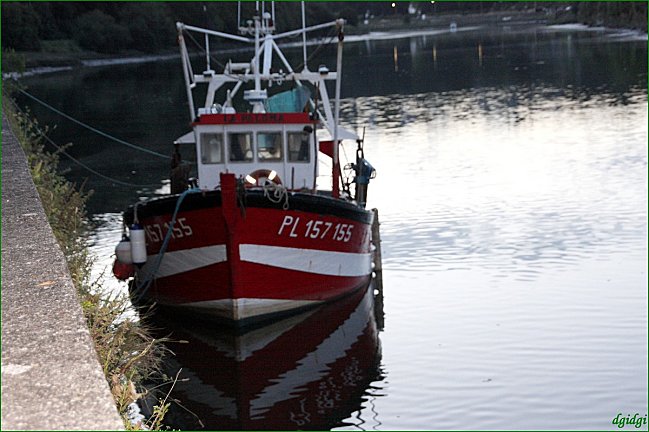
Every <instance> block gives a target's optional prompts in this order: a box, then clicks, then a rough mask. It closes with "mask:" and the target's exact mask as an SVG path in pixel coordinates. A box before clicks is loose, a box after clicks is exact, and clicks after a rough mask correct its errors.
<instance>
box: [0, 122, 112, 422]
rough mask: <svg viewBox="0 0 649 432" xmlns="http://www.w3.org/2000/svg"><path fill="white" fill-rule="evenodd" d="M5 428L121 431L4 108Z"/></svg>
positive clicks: (71, 286)
mask: <svg viewBox="0 0 649 432" xmlns="http://www.w3.org/2000/svg"><path fill="white" fill-rule="evenodd" d="M1 296H2V416H1V418H2V425H1V429H2V430H123V429H124V423H123V421H122V418H121V417H120V415H119V413H118V410H117V408H116V406H115V401H114V399H113V397H112V395H111V392H110V389H109V386H108V383H107V381H106V377H105V376H104V373H103V371H102V368H101V366H100V364H99V361H98V357H97V353H96V351H95V347H94V346H93V342H92V339H91V336H90V332H89V330H88V326H87V323H86V320H85V318H84V315H83V312H82V308H81V305H80V302H79V297H78V295H77V292H76V288H75V286H74V283H73V282H72V277H71V275H70V272H69V270H68V266H67V262H66V260H65V257H64V254H63V252H62V250H61V248H60V246H59V244H58V243H57V241H56V239H55V238H54V234H53V232H52V228H51V227H50V225H49V223H48V220H47V217H46V216H45V212H44V209H43V205H42V203H41V200H40V197H39V195H38V192H37V191H36V187H35V185H34V182H33V180H32V177H31V173H30V171H29V168H28V166H27V159H26V155H25V153H24V151H23V149H22V148H21V147H20V144H19V142H18V139H17V137H16V135H15V134H14V132H13V131H12V130H11V127H10V124H9V122H8V119H7V117H6V113H5V112H4V110H3V112H2V291H1Z"/></svg>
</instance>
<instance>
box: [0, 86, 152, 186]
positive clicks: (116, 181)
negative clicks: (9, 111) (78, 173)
mask: <svg viewBox="0 0 649 432" xmlns="http://www.w3.org/2000/svg"><path fill="white" fill-rule="evenodd" d="M9 100H10V101H11V104H12V105H13V106H14V108H15V109H16V110H18V111H19V112H20V113H21V114H22V115H23V116H25V117H27V113H25V111H23V110H22V109H20V107H19V106H18V105H17V104H16V103H15V102H14V101H13V100H12V99H9ZM32 127H33V128H34V129H35V130H36V132H38V134H39V135H40V136H42V137H43V138H44V139H45V140H46V141H47V142H48V143H50V144H51V145H53V146H54V148H56V150H57V151H58V153H61V154H62V155H64V156H65V157H67V158H68V159H70V160H71V161H72V162H74V163H76V164H77V165H79V166H80V167H82V168H84V169H86V170H88V171H89V172H91V173H92V174H94V175H96V176H98V177H101V178H103V179H104V180H108V181H110V182H113V183H116V184H119V185H122V186H127V187H134V188H140V187H160V185H159V184H153V183H152V184H138V183H129V182H125V181H121V180H117V179H115V178H113V177H109V176H107V175H105V174H102V173H100V172H99V171H96V170H94V169H92V168H90V167H89V166H88V165H86V164H84V163H83V162H81V161H80V160H78V159H76V158H75V157H73V156H72V155H70V154H69V153H67V152H66V151H65V150H64V148H63V147H61V146H60V145H58V144H57V143H55V142H54V141H53V140H52V139H51V138H50V137H48V136H47V135H46V134H45V132H44V131H43V130H42V129H41V128H39V127H38V126H37V125H36V124H33V125H32Z"/></svg>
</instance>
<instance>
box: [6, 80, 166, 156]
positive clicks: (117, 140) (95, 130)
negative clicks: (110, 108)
mask: <svg viewBox="0 0 649 432" xmlns="http://www.w3.org/2000/svg"><path fill="white" fill-rule="evenodd" d="M17 90H18V91H19V92H20V93H22V94H24V95H25V96H27V97H28V98H30V99H31V100H33V101H34V102H38V103H39V104H41V105H43V106H44V107H45V108H48V109H50V110H52V111H54V112H55V113H57V114H59V115H61V116H63V117H65V118H67V119H68V120H70V121H72V122H74V123H76V124H78V125H79V126H82V127H84V128H86V129H88V130H90V131H92V132H95V133H97V134H99V135H101V136H103V137H105V138H108V139H111V140H113V141H115V142H118V143H120V144H123V145H125V146H127V147H130V148H132V149H135V150H139V151H142V152H144V153H148V154H151V155H154V156H158V157H161V158H165V159H171V156H169V155H166V154H162V153H158V152H156V151H153V150H149V149H147V148H144V147H140V146H137V145H135V144H131V143H129V142H126V141H124V140H122V139H119V138H116V137H114V136H111V135H109V134H107V133H106V132H103V131H100V130H99V129H96V128H94V127H92V126H90V125H87V124H85V123H83V122H81V121H79V120H77V119H75V118H74V117H72V116H70V115H68V114H66V113H64V112H62V111H60V110H58V109H56V108H54V107H53V106H52V105H50V104H48V103H47V102H44V101H42V100H40V99H39V98H37V97H36V96H34V95H32V94H30V93H27V92H26V91H25V90H23V89H21V88H17Z"/></svg>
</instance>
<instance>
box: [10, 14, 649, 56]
mask: <svg viewBox="0 0 649 432" xmlns="http://www.w3.org/2000/svg"><path fill="white" fill-rule="evenodd" d="M255 3H256V2H251V1H243V2H209V1H208V2H94V1H93V2H58V1H57V2H5V1H3V2H2V47H3V48H4V49H9V48H10V49H14V50H16V51H40V50H41V49H42V48H43V42H44V41H53V40H70V41H74V43H76V45H78V47H79V48H81V49H83V50H87V51H94V52H98V53H107V54H111V53H112V54H114V53H118V52H124V51H129V50H135V51H140V52H145V53H154V52H159V51H162V50H166V49H169V48H173V47H175V40H176V32H175V27H174V22H176V21H182V22H185V23H187V24H192V25H197V26H203V27H208V28H212V29H215V30H220V31H225V32H229V33H235V32H236V31H237V17H238V7H240V8H241V17H242V19H246V18H250V17H251V16H252V15H253V13H254V8H255ZM411 5H412V6H411ZM568 6H569V7H568ZM266 7H267V8H270V2H266ZM413 7H414V8H416V9H417V10H418V11H419V12H421V13H428V14H440V13H480V12H481V13H487V12H491V11H495V10H507V9H521V8H536V9H544V8H548V9H550V8H551V9H553V10H560V9H564V10H565V9H566V8H567V9H568V10H571V11H572V12H571V13H572V14H573V15H574V16H575V19H576V20H578V21H581V22H584V23H586V24H604V25H614V26H621V27H624V26H627V27H632V28H633V27H635V28H641V29H643V30H644V31H646V28H647V3H646V2H592V3H590V2H530V1H527V2H470V1H469V2H458V1H437V2H428V1H427V2H412V3H411V2H404V1H395V3H394V6H393V5H392V3H391V2H386V1H381V2H331V1H330V2H307V5H306V11H307V22H308V24H317V23H321V22H326V21H330V20H333V19H335V18H338V17H344V18H346V19H347V20H348V22H349V24H350V25H356V24H357V23H358V21H359V20H360V19H362V18H363V17H364V16H374V17H383V16H390V17H395V16H407V15H408V13H409V12H412V10H413ZM275 9H276V17H277V23H276V24H277V27H278V28H280V29H293V28H296V27H298V26H299V25H300V24H301V11H300V7H299V4H298V3H296V2H275Z"/></svg>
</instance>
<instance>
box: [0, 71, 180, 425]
mask: <svg viewBox="0 0 649 432" xmlns="http://www.w3.org/2000/svg"><path fill="white" fill-rule="evenodd" d="M12 85H15V84H14V83H12V82H10V81H8V80H7V81H4V82H3V98H2V109H3V112H4V113H5V115H6V116H7V118H8V119H9V121H10V123H11V126H12V130H13V131H14V133H15V134H16V137H17V138H18V140H19V142H20V144H21V146H22V147H23V149H24V151H25V154H26V156H27V163H28V165H29V168H30V171H31V174H32V177H33V179H34V184H35V185H36V189H37V190H38V193H39V195H40V197H41V201H42V203H43V208H44V210H45V214H46V216H47V218H48V220H49V223H50V226H51V227H52V231H53V232H54V235H55V237H56V239H57V241H58V243H59V245H60V246H61V249H62V250H63V253H64V255H65V257H66V260H67V263H68V268H69V270H70V274H71V276H72V280H73V282H74V284H75V286H76V288H77V292H78V294H79V298H80V301H81V306H82V309H83V313H84V315H85V318H86V321H87V323H88V327H89V329H90V335H91V337H92V340H93V342H94V345H95V349H96V351H97V355H98V358H99V361H100V363H101V365H102V367H103V370H104V373H105V375H106V379H107V380H108V383H109V385H110V388H111V391H112V394H113V396H114V398H115V402H116V404H117V407H118V409H119V412H120V414H121V415H122V417H123V419H124V423H125V426H126V427H127V428H128V429H129V430H138V429H140V427H141V426H146V428H148V429H149V430H160V429H161V428H162V421H163V418H164V414H165V412H166V410H167V408H168V403H167V402H166V399H165V401H160V405H159V406H158V407H156V409H155V410H154V415H153V416H152V417H151V418H150V419H149V420H148V421H147V422H146V424H145V425H140V426H134V425H132V424H131V423H130V421H129V420H128V419H127V417H126V409H127V407H128V405H129V404H130V403H131V402H134V401H135V400H137V399H138V398H139V397H141V396H142V394H140V393H138V392H137V390H136V384H137V383H141V382H143V381H144V380H163V381H164V380H168V379H167V378H166V377H164V376H163V375H162V374H161V372H160V369H159V365H160V360H161V359H162V357H163V355H164V353H165V348H164V347H163V345H162V344H161V340H158V339H154V338H153V337H151V336H150V331H149V330H148V329H147V327H146V326H145V325H143V324H142V322H141V321H137V320H135V319H133V318H132V317H133V316H135V314H134V313H133V312H134V311H132V308H131V306H130V302H129V299H128V297H127V295H125V294H115V293H110V292H107V291H106V290H105V289H102V288H101V287H100V286H99V285H98V283H97V282H96V281H95V282H93V281H91V280H90V269H91V266H92V264H93V261H92V257H91V256H90V255H89V253H88V249H87V246H86V234H87V232H88V221H87V219H86V212H85V204H86V201H87V199H88V197H89V196H90V193H88V192H84V191H83V187H80V188H77V187H75V185H73V184H71V183H70V182H68V181H67V180H66V179H65V178H64V177H62V176H61V175H60V174H59V173H58V163H59V154H58V153H49V152H47V151H46V150H45V148H44V145H43V134H42V132H43V131H42V130H41V128H40V127H39V125H38V123H37V122H36V121H35V120H33V119H32V118H31V117H30V115H29V114H28V113H22V112H20V111H18V110H17V109H16V107H15V105H14V104H13V101H12V100H11V99H10V96H9V95H8V92H9V94H10V93H11V86H12ZM44 132H46V131H44ZM70 367H74V365H70Z"/></svg>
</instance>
